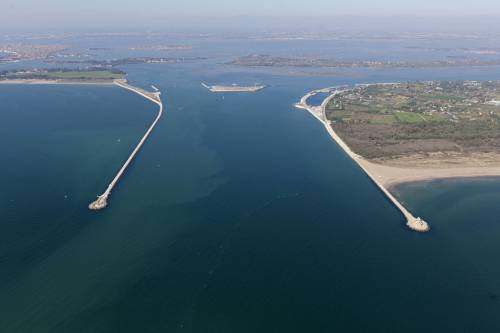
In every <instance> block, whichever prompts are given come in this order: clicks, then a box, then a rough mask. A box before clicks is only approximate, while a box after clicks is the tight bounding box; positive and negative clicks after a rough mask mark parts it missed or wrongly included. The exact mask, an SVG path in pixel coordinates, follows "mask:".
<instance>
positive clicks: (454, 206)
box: [0, 64, 500, 332]
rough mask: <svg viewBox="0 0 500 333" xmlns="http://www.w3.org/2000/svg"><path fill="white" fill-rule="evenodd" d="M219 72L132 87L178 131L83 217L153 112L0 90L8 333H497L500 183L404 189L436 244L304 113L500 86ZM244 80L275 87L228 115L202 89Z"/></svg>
mask: <svg viewBox="0 0 500 333" xmlns="http://www.w3.org/2000/svg"><path fill="white" fill-rule="evenodd" d="M218 66H219V65H216V64H212V65H211V66H207V65H206V64H185V65H181V66H168V65H163V66H162V65H158V66H156V65H155V66H149V65H142V66H130V67H128V68H127V72H129V78H130V80H131V81H132V83H133V84H137V85H139V86H143V87H148V85H149V84H154V85H155V86H157V87H159V88H160V89H161V90H162V92H163V98H164V102H165V107H166V112H165V117H164V118H162V120H161V121H160V123H159V124H158V126H157V127H156V128H155V130H154V132H153V134H152V136H151V137H150V140H149V141H148V142H147V144H146V145H145V146H144V148H143V150H142V151H141V152H140V154H139V155H138V158H137V159H136V160H135V161H134V163H133V164H132V165H131V168H130V169H129V171H128V172H127V174H126V176H125V177H124V178H123V179H122V181H121V182H120V184H119V185H118V186H117V188H116V190H115V191H114V192H113V194H112V196H111V198H110V206H109V207H108V208H107V209H106V210H104V211H102V212H98V213H95V212H90V211H89V210H88V209H87V205H88V203H89V202H90V201H92V200H93V198H94V197H95V195H97V194H99V193H101V192H102V191H103V190H104V188H105V186H106V185H107V183H108V182H109V181H110V179H111V178H112V176H113V175H114V172H116V170H117V169H118V168H119V167H120V165H121V163H122V162H123V161H124V159H125V158H126V157H127V154H128V153H129V152H130V150H131V149H132V147H133V146H134V144H135V142H136V141H137V140H138V138H139V137H140V136H141V135H142V133H143V132H144V130H145V129H146V128H147V126H148V124H149V123H150V121H151V120H152V119H153V118H154V116H155V112H156V107H155V105H154V104H152V103H150V102H148V101H146V100H144V99H142V98H141V97H139V96H137V95H133V94H131V93H129V92H127V91H124V90H120V89H119V88H117V87H89V86H0V97H1V98H0V110H1V113H0V138H1V140H0V149H1V151H2V155H1V157H0V165H1V170H2V172H1V173H0V179H1V184H2V186H1V187H0V213H1V216H2V218H1V220H0V296H1V297H0V331H1V332H138V331H140V332H277V331H280V332H281V331H283V332H333V331H341V332H400V331H406V332H421V331H429V332H448V331H451V332H496V331H499V330H500V320H499V319H498V314H499V313H500V300H499V297H500V296H499V295H500V284H499V281H500V279H499V278H500V266H499V265H498V264H497V263H496V262H497V255H498V253H499V251H500V245H499V244H500V242H498V240H499V237H500V224H499V223H498V221H499V218H498V217H499V216H500V210H499V208H498V207H499V206H498V205H497V204H496V203H497V202H498V200H500V191H499V190H498V189H499V188H500V186H499V184H500V183H499V182H498V181H497V180H487V181H486V180H481V181H474V182H471V181H452V182H435V183H432V184H412V185H407V186H403V187H399V188H398V189H397V192H398V195H399V196H400V197H401V198H402V199H403V200H404V201H405V202H407V204H408V205H409V207H410V208H411V209H412V210H413V211H415V213H416V214H417V215H421V216H424V217H425V218H426V219H427V220H428V221H429V222H430V223H431V226H432V228H433V229H432V231H431V232H430V233H428V234H417V233H413V232H410V231H409V230H408V229H407V228H406V227H405V225H404V224H405V221H404V220H403V218H402V217H401V216H400V214H399V212H398V211H397V210H396V209H395V208H394V207H393V206H392V205H391V204H390V203H389V202H388V201H387V200H386V199H385V197H384V196H383V195H382V194H381V193H380V192H379V191H378V190H377V189H376V188H375V187H374V186H373V184H372V183H371V182H370V180H369V179H368V178H367V177H366V176H365V175H364V174H363V173H362V172H361V170H359V168H358V167H357V166H356V165H355V164H354V163H353V162H352V161H351V160H350V159H349V158H348V157H347V156H345V154H343V153H342V151H341V150H340V149H339V148H338V147H337V146H336V145H335V143H334V142H333V141H332V140H331V139H330V137H329V136H328V134H327V133H325V131H324V129H323V128H322V125H321V124H319V123H318V122H317V121H315V120H314V118H313V117H311V116H310V115H309V114H308V113H305V112H303V111H300V110H296V109H294V108H293V106H292V105H293V103H295V102H296V101H297V100H298V99H300V97H301V96H302V95H303V94H304V93H305V92H307V91H309V90H311V89H315V88H321V87H326V86H332V85H337V84H350V83H355V82H379V81H382V82H387V81H395V80H407V79H408V78H414V79H421V78H423V77H427V78H429V79H434V78H450V79H452V78H458V77H476V78H481V79H486V78H492V77H494V76H495V73H492V72H491V71H487V70H482V69H474V70H470V71H468V72H466V73H464V72H462V73H457V72H456V70H455V71H452V70H441V71H436V70H433V71H429V72H426V71H383V72H382V71H360V72H359V73H358V76H356V77H347V78H316V77H289V76H280V75H275V74H262V73H261V72H260V71H248V70H244V69H239V70H237V71H235V70H227V71H226V70H224V71H223V70H220V66H219V67H218ZM218 68H219V70H217V69H218ZM241 80H246V81H248V82H252V81H253V80H259V82H263V83H265V84H267V85H268V86H269V87H268V88H267V89H265V90H263V91H261V92H259V93H256V94H226V95H224V98H223V96H222V95H217V94H211V93H210V92H208V91H207V90H206V89H204V88H203V87H201V85H200V82H202V81H208V82H213V83H217V82H241ZM118 139H119V140H118Z"/></svg>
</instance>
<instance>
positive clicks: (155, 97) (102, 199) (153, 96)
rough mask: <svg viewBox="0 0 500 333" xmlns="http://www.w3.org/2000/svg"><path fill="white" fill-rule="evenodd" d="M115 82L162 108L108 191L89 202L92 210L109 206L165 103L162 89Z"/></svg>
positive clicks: (122, 81) (156, 121)
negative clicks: (148, 88)
mask: <svg viewBox="0 0 500 333" xmlns="http://www.w3.org/2000/svg"><path fill="white" fill-rule="evenodd" d="M114 83H115V84H116V85H117V86H119V87H121V88H124V89H127V90H130V91H132V92H134V93H136V94H138V95H140V96H142V97H144V98H146V99H148V100H150V101H151V102H153V103H156V104H158V106H159V107H160V108H159V109H158V115H157V116H156V118H155V120H154V121H153V123H152V124H151V126H150V127H149V128H148V130H147V131H146V133H145V134H144V136H143V137H142V139H141V140H140V141H139V143H138V144H137V146H136V147H135V149H134V150H133V151H132V154H130V156H129V158H128V159H127V160H126V161H125V163H124V164H123V166H122V167H121V169H120V170H119V171H118V173H117V174H116V176H115V178H113V180H112V181H111V183H110V184H109V185H108V188H107V189H106V191H105V192H104V193H103V194H101V195H99V196H98V197H97V200H95V201H94V202H92V203H90V204H89V206H88V207H89V209H90V210H101V209H104V208H106V207H107V206H108V198H109V196H110V194H111V192H112V191H113V188H114V187H115V185H116V184H117V183H118V181H119V180H120V178H121V176H122V175H123V174H124V173H125V170H126V169H127V167H128V166H129V164H130V162H132V160H133V159H134V157H135V156H136V155H137V153H138V152H139V150H140V149H141V147H142V145H143V144H144V142H146V140H147V138H148V137H149V134H150V133H151V132H152V131H153V128H154V127H155V126H156V124H157V123H158V120H160V117H161V115H162V113H163V103H162V101H161V97H160V95H161V92H160V91H156V92H148V91H145V90H142V89H140V88H137V87H134V86H131V85H129V84H128V83H127V81H126V80H115V81H114ZM154 88H155V89H156V90H158V89H157V88H156V87H154Z"/></svg>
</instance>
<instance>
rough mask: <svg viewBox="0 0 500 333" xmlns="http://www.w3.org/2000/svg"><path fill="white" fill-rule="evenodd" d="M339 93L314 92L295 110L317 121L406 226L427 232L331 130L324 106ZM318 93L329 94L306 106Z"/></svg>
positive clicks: (416, 218)
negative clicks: (299, 110)
mask: <svg viewBox="0 0 500 333" xmlns="http://www.w3.org/2000/svg"><path fill="white" fill-rule="evenodd" d="M339 92H341V90H338V88H336V87H332V88H325V89H320V90H314V91H312V92H309V93H308V94H306V95H305V96H303V97H302V98H301V100H300V102H299V103H296V104H295V107H296V108H299V109H303V110H307V111H308V112H309V113H311V114H312V115H313V116H314V117H315V118H316V119H317V120H319V121H320V122H321V123H322V124H323V126H324V127H325V129H326V130H327V132H328V134H330V137H331V138H332V139H333V140H334V141H335V142H336V143H337V144H338V145H339V146H340V148H342V150H344V152H345V153H346V154H347V155H348V156H349V157H350V158H351V159H352V160H353V161H354V162H356V163H357V164H358V166H359V167H360V168H361V169H362V170H363V171H364V173H365V174H366V175H367V176H368V177H369V178H370V179H371V181H372V182H373V183H374V184H375V185H376V186H377V187H378V189H379V190H380V191H382V193H384V195H385V196H386V197H387V199H389V201H391V202H392V204H393V205H394V206H395V207H396V208H397V209H398V210H399V211H400V212H401V214H402V215H403V216H404V217H405V219H406V225H407V227H408V228H410V229H411V230H413V231H416V232H428V231H429V230H430V226H429V224H428V223H427V222H426V221H424V220H423V219H422V218H420V217H415V216H413V214H412V213H411V212H410V211H409V210H408V209H406V207H405V206H404V205H403V204H402V203H400V202H399V200H398V199H397V198H396V197H394V195H392V193H391V192H390V191H389V188H388V187H387V186H386V185H385V184H383V183H382V182H381V181H380V180H379V179H380V176H381V175H380V174H377V173H374V170H373V169H372V165H371V163H370V162H368V161H367V160H366V159H365V158H364V157H362V156H360V155H358V154H356V153H355V152H353V151H352V150H351V148H350V147H349V146H348V145H347V144H346V143H345V142H344V140H342V138H340V136H339V135H338V134H337V133H336V132H335V131H334V130H333V128H332V126H331V124H330V122H329V121H328V120H327V118H326V106H327V105H328V103H329V102H330V101H331V100H332V99H333V98H334V97H335V95H336V94H338V93H339ZM318 93H329V96H328V97H327V98H325V100H324V101H323V102H322V103H321V105H320V106H316V107H314V106H310V105H308V104H307V100H308V99H309V97H311V96H314V95H316V94H318Z"/></svg>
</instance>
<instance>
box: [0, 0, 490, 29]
mask: <svg viewBox="0 0 500 333" xmlns="http://www.w3.org/2000/svg"><path fill="white" fill-rule="evenodd" d="M482 15H487V16H500V2H498V0H476V1H470V0H435V1H428V0H427V1H425V0H424V1H415V0H411V1H398V0H379V1H371V0H351V1H336V2H333V1H331V0H317V1H315V2H314V3H311V2H306V1H303V0H289V1H286V2H283V1H282V0H254V1H244V2H243V1H241V2H237V1H231V0H212V1H206V0H183V1H175V2H174V1H171V0H168V1H165V0H143V1H140V2H139V1H128V0H127V1H120V0H102V1H97V0H86V1H80V0H44V1H39V0H4V3H3V4H2V10H1V11H0V27H2V28H9V27H10V28H15V27H40V28H43V27H73V26H78V27H89V28H91V27H92V26H96V25H97V26H108V27H111V26H124V25H127V24H128V25H130V26H145V25H146V26H147V25H152V26H161V25H168V24H169V23H182V21H183V19H184V18H186V19H188V21H189V22H190V23H194V24H195V23H197V18H199V19H200V23H203V22H204V20H210V19H212V20H213V19H215V18H222V19H224V18H230V17H237V16H260V17H294V16H295V17H297V16H322V17H325V16H331V17H339V16H375V17H376V16H432V17H439V16H451V17H453V16H482Z"/></svg>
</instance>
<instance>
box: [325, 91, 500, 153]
mask: <svg viewBox="0 0 500 333" xmlns="http://www.w3.org/2000/svg"><path fill="white" fill-rule="evenodd" d="M326 117H327V118H328V119H329V120H331V121H332V126H333V127H334V129H335V130H336V131H337V132H338V133H339V135H340V136H341V137H342V138H343V139H344V140H345V141H346V142H347V143H348V144H349V145H350V146H351V148H352V149H353V150H354V151H355V152H356V153H358V154H360V155H362V156H365V157H368V158H387V157H397V156H403V155H405V154H414V153H430V152H453V153H456V152H461V153H464V154H467V153H477V152H492V151H494V152H500V81H483V82H479V81H434V82H423V83H422V82H416V83H398V84H379V85H377V84H375V85H371V86H357V87H354V88H352V89H350V90H346V91H344V92H342V93H339V94H337V95H336V96H335V97H334V98H333V99H332V100H331V101H330V103H329V104H328V105H327V108H326Z"/></svg>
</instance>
